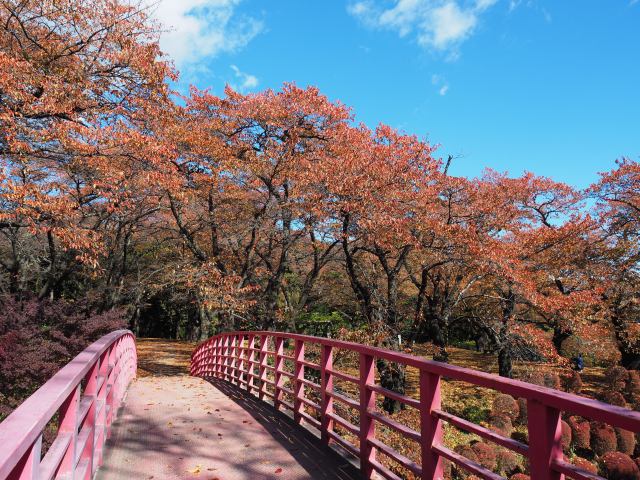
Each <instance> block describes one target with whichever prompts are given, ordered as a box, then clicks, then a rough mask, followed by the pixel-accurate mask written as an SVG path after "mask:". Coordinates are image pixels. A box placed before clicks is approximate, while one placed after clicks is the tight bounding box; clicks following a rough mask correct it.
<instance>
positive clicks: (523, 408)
mask: <svg viewBox="0 0 640 480" xmlns="http://www.w3.org/2000/svg"><path fill="white" fill-rule="evenodd" d="M518 409H519V410H520V414H519V415H518V418H517V419H516V423H518V424H520V425H526V424H527V418H528V417H527V399H526V398H519V399H518Z"/></svg>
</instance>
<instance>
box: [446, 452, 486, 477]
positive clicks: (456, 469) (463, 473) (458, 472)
mask: <svg viewBox="0 0 640 480" xmlns="http://www.w3.org/2000/svg"><path fill="white" fill-rule="evenodd" d="M453 450H454V451H455V452H456V453H457V454H459V455H462V456H463V457H465V458H467V459H469V460H471V461H472V462H476V463H480V460H479V459H478V456H477V455H476V452H475V451H474V450H473V448H471V446H470V445H458V446H456V447H455V448H454V449H453ZM452 467H453V468H452V471H453V473H454V474H455V476H457V477H458V478H462V479H465V480H470V478H471V473H469V472H468V471H467V470H465V469H464V468H462V467H460V466H458V465H455V464H454V465H452Z"/></svg>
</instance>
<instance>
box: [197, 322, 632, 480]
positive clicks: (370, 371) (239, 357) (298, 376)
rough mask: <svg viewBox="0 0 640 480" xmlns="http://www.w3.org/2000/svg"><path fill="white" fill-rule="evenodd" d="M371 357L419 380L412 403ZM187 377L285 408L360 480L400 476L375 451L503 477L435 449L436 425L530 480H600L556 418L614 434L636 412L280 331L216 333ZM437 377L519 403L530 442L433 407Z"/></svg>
mask: <svg viewBox="0 0 640 480" xmlns="http://www.w3.org/2000/svg"><path fill="white" fill-rule="evenodd" d="M285 341H286V342H293V344H294V350H293V355H287V354H286V353H285V347H284V345H285ZM308 345H314V346H315V349H316V351H317V350H318V349H319V350H320V352H319V353H320V355H319V357H320V363H319V364H318V363H312V362H310V361H308V359H305V346H308ZM341 350H346V351H350V352H354V353H356V354H358V355H359V358H360V360H359V364H360V366H359V370H360V374H359V376H357V377H356V376H355V375H350V374H348V373H346V372H341V371H339V370H337V369H335V368H334V365H333V356H334V353H336V352H337V351H341ZM256 356H257V357H256ZM375 359H385V360H388V361H392V362H398V363H400V364H403V365H406V366H409V367H414V368H416V369H418V370H419V372H420V389H419V390H420V395H419V399H415V398H412V397H409V396H405V395H400V394H398V393H396V392H392V391H390V390H387V389H385V388H382V387H381V386H379V385H377V384H376V383H375V369H374V368H375V367H374V365H375V363H374V360H375ZM270 360H272V364H270ZM286 364H288V365H293V370H292V371H287V370H285V365H286ZM305 368H308V369H312V370H315V371H317V372H320V383H317V382H314V381H312V380H309V378H305ZM191 374H192V375H194V376H199V377H215V378H220V379H224V380H228V381H231V382H233V383H236V384H238V385H239V386H244V387H245V388H246V389H247V390H248V391H250V392H252V393H253V392H257V395H258V396H259V398H261V399H263V398H264V397H265V396H267V397H271V398H272V399H273V403H274V406H275V408H276V409H280V408H281V407H285V408H287V409H289V410H292V411H293V415H294V419H295V420H296V421H297V422H298V423H300V422H302V421H303V420H304V421H305V422H307V423H309V424H311V425H312V426H314V427H316V428H317V429H319V430H320V433H321V438H322V440H323V442H324V443H326V444H328V443H329V442H330V441H332V440H333V441H335V442H337V443H339V444H340V445H342V446H343V447H344V448H346V449H347V450H348V451H350V452H351V453H353V454H354V455H356V457H359V459H360V467H361V470H362V473H363V476H364V477H365V478H372V476H373V473H374V472H378V473H379V474H381V475H382V476H383V477H385V478H388V479H399V478H400V477H398V476H397V475H396V474H395V473H393V472H392V471H391V470H389V469H388V468H386V467H385V466H384V465H382V463H380V462H379V461H378V460H377V459H376V453H377V452H382V453H383V454H384V455H386V456H387V457H389V458H391V459H392V460H394V461H395V462H397V463H398V464H400V465H401V466H403V467H404V468H406V469H408V470H410V471H411V472H413V473H414V474H415V475H416V476H417V477H419V478H422V479H429V480H431V479H441V478H442V477H443V462H442V459H443V458H444V459H448V460H449V461H451V462H453V463H454V464H457V465H458V466H459V467H461V468H463V469H466V470H467V471H469V472H470V473H472V474H474V475H476V476H478V477H481V478H484V479H491V480H496V479H500V478H502V477H500V476H499V475H497V474H495V473H494V472H492V471H490V470H488V469H486V468H484V467H482V466H481V465H480V464H478V463H475V462H473V461H471V460H469V459H467V458H465V457H463V456H461V455H459V454H458V453H456V452H454V451H452V450H450V449H448V448H446V447H445V446H444V445H443V441H442V422H447V423H449V424H451V425H454V426H456V427H458V428H460V429H462V430H465V431H467V432H470V433H474V434H476V435H478V436H479V437H482V438H484V439H486V440H489V441H491V442H493V443H496V444H498V445H500V446H502V447H506V448H508V449H510V450H512V451H514V452H516V453H518V454H520V455H523V456H525V457H527V458H528V460H529V469H530V475H531V478H532V479H533V480H539V479H540V480H542V479H545V480H548V479H557V480H559V479H561V478H562V477H563V475H566V476H568V477H570V478H574V479H576V480H594V479H599V478H601V477H598V476H597V475H594V474H592V473H589V472H587V471H585V470H582V469H580V468H578V467H576V466H574V465H572V464H570V463H569V462H567V461H566V460H565V458H564V456H563V453H562V446H561V413H562V412H570V413H572V414H574V415H580V416H583V417H586V418H590V419H592V420H596V421H601V422H605V423H608V424H610V425H612V426H614V427H619V428H622V429H625V430H629V431H632V432H640V413H637V412H633V411H631V410H628V409H626V408H622V407H616V406H612V405H608V404H606V403H602V402H598V401H596V400H591V399H587V398H583V397H579V396H577V395H572V394H568V393H564V392H561V391H558V390H553V389H550V388H546V387H541V386H537V385H533V384H529V383H525V382H522V381H518V380H511V379H507V378H503V377H498V376H496V375H491V374H488V373H484V372H479V371H475V370H470V369H466V368H461V367H456V366H453V365H448V364H444V363H439V362H434V361H430V360H426V359H424V358H420V357H416V356H413V355H408V354H405V353H401V352H395V351H390V350H384V349H380V348H374V347H369V346H365V345H360V344H356V343H351V342H343V341H338V340H331V339H327V338H318V337H310V336H305V335H296V334H288V333H278V332H233V333H223V334H220V335H217V336H215V337H212V338H210V339H209V340H207V341H205V342H203V343H201V344H200V345H198V347H197V348H196V350H195V351H194V352H193V354H192V357H191ZM443 377H446V378H447V379H451V380H458V381H463V382H467V383H470V384H473V385H477V386H480V387H486V388H490V389H493V390H497V391H500V392H502V393H506V394H509V395H512V396H514V397H516V398H524V399H526V402H527V413H528V421H527V428H528V443H527V444H525V443H523V442H520V441H517V440H515V439H513V438H509V437H506V436H503V435H500V434H499V433H496V432H494V431H491V430H489V429H486V428H484V427H482V426H480V425H477V424H474V423H471V422H469V421H467V420H465V419H463V418H460V417H457V416H455V415H453V414H451V413H447V412H444V411H443V410H442V409H441V404H440V381H441V378H443ZM285 378H289V379H290V383H289V385H291V386H293V388H288V387H286V386H285ZM334 379H338V380H341V381H346V382H350V383H352V384H353V385H355V386H356V387H357V390H358V392H359V398H357V399H356V398H352V397H350V396H348V395H344V394H342V393H339V392H336V391H335V389H334ZM305 387H307V388H310V389H311V390H315V391H316V392H319V398H320V399H321V400H320V403H316V402H314V401H313V400H312V399H310V398H309V397H307V396H306V395H305ZM284 394H287V396H289V397H290V398H293V400H294V401H293V403H289V402H287V401H286V400H285V399H284V398H283V395H284ZM376 395H382V396H385V397H389V398H392V399H395V400H398V401H400V402H402V403H404V404H406V405H408V406H411V407H414V408H416V409H418V410H419V412H420V431H415V430H413V429H411V428H409V427H407V426H406V425H403V424H401V423H399V422H397V421H396V420H394V419H393V418H391V417H390V416H387V415H384V414H383V413H381V412H379V411H377V410H376ZM334 400H337V401H338V402H341V403H343V404H346V405H347V406H348V407H350V408H352V409H355V410H356V411H358V415H359V425H354V424H353V423H351V422H350V421H348V420H347V419H345V418H343V417H341V416H339V415H337V414H336V412H335V411H334V408H333V402H334ZM305 407H310V408H311V409H313V410H315V412H316V416H317V418H314V417H313V416H312V415H309V414H308V413H307V412H306V411H305ZM334 423H337V424H339V425H340V426H341V427H343V428H344V429H345V430H346V431H348V432H350V433H351V434H352V435H353V436H355V437H356V438H357V439H358V441H357V443H359V446H356V445H355V444H354V443H352V442H350V441H349V440H347V439H346V438H344V437H343V436H341V435H339V434H338V433H337V432H336V431H335V430H334V428H333V426H334ZM377 423H381V424H383V425H385V426H386V427H388V428H391V429H393V430H395V431H396V432H398V433H399V434H400V435H401V436H403V437H406V438H408V439H411V440H413V441H415V442H418V443H419V444H420V450H421V464H417V463H416V462H414V461H412V460H411V459H409V458H407V457H406V456H404V455H402V454H401V453H399V452H397V451H396V450H394V449H393V448H392V447H390V446H389V445H387V444H385V443H383V442H382V441H380V439H379V438H376V424H377Z"/></svg>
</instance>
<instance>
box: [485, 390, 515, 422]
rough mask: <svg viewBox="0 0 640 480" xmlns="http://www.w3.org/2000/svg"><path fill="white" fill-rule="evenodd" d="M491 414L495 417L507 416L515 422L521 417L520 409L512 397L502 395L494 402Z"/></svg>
mask: <svg viewBox="0 0 640 480" xmlns="http://www.w3.org/2000/svg"><path fill="white" fill-rule="evenodd" d="M491 413H492V414H493V415H500V414H503V415H506V416H508V417H509V418H510V419H511V421H512V422H513V421H515V420H516V419H517V418H518V416H519V415H520V407H519V406H518V402H517V401H516V400H515V399H514V398H513V397H512V396H511V395H506V394H500V395H498V396H497V397H496V398H495V399H494V400H493V408H492V410H491Z"/></svg>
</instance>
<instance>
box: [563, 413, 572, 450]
mask: <svg viewBox="0 0 640 480" xmlns="http://www.w3.org/2000/svg"><path fill="white" fill-rule="evenodd" d="M561 425H562V450H563V451H564V452H565V453H566V452H568V451H569V448H570V447H571V439H572V434H571V427H570V426H569V424H568V423H567V422H565V421H564V420H562V423H561Z"/></svg>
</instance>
